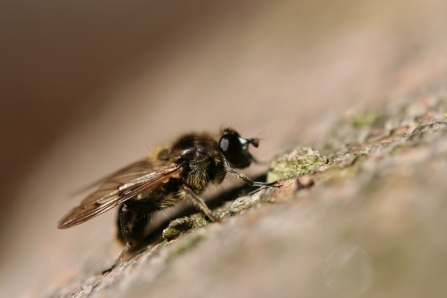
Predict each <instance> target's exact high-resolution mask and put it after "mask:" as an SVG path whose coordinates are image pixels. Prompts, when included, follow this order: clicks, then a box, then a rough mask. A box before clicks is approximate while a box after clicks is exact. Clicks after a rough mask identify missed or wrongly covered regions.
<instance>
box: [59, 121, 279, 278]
mask: <svg viewBox="0 0 447 298" xmlns="http://www.w3.org/2000/svg"><path fill="white" fill-rule="evenodd" d="M249 145H252V146H254V147H258V145H259V139H257V138H251V139H245V138H242V137H241V136H240V135H239V134H238V133H237V132H236V131H235V130H233V129H231V128H226V129H223V130H222V131H221V133H220V138H215V137H214V136H213V135H211V134H208V133H189V134H185V135H182V136H181V137H179V138H178V139H177V140H175V141H174V142H173V143H172V145H171V146H165V147H161V148H159V149H158V150H156V151H155V152H154V154H152V155H151V156H150V157H149V158H146V159H144V160H141V161H138V162H136V163H133V164H131V165H129V166H127V167H125V168H123V169H121V170H119V171H117V172H115V173H113V174H112V175H110V176H109V177H107V178H105V179H104V180H103V181H102V182H101V184H100V185H99V188H98V190H96V191H95V192H93V193H91V194H90V195H88V196H87V197H86V198H85V199H84V200H83V201H82V202H81V203H80V205H79V206H77V207H75V208H73V209H72V210H71V211H70V212H68V214H67V215H65V216H64V217H63V218H62V219H61V220H60V221H59V224H58V228H59V229H67V228H71V227H74V226H76V225H78V224H81V223H83V222H86V221H88V220H90V219H92V218H94V217H96V216H98V215H100V214H102V213H104V212H106V211H109V210H110V209H112V208H115V207H118V221H117V223H118V239H119V240H120V241H121V242H122V243H123V244H125V247H124V249H123V250H122V251H121V253H120V255H119V257H118V259H117V260H116V261H115V264H114V265H113V266H112V268H110V269H109V270H112V269H113V268H114V267H115V266H116V265H117V264H119V262H120V261H121V259H122V258H123V256H124V254H125V253H126V252H127V250H128V249H129V248H131V247H135V246H137V245H138V244H139V243H141V242H142V241H143V240H144V238H145V233H144V231H145V227H146V226H147V224H148V223H149V221H150V220H151V216H152V214H153V213H154V212H157V211H160V210H163V209H165V208H168V207H171V206H173V205H175V204H176V203H177V202H179V201H180V200H182V199H185V198H189V199H191V200H192V202H193V203H194V204H195V205H196V206H197V207H199V208H200V210H201V211H202V212H203V213H204V214H205V215H206V216H207V217H208V218H209V219H210V220H211V221H216V220H217V219H216V218H215V217H214V216H213V214H212V212H211V210H210V209H209V208H208V207H207V205H206V204H205V202H204V200H203V199H202V198H201V197H200V194H201V193H202V192H203V191H204V189H205V187H206V186H207V185H208V184H209V183H212V184H214V185H219V184H220V183H222V181H223V180H224V178H225V175H226V173H231V174H233V175H236V176H237V177H238V178H240V179H242V180H244V181H245V182H246V183H247V184H249V185H250V186H270V185H272V184H266V183H263V182H255V181H253V180H251V179H250V178H248V177H247V176H245V175H243V174H242V173H239V172H237V171H236V170H234V168H239V169H242V168H246V167H248V166H249V165H250V163H251V162H252V161H253V162H256V160H255V159H254V158H253V156H252V155H251V154H250V153H249V151H248V147H249ZM109 270H106V271H109Z"/></svg>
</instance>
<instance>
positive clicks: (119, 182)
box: [58, 162, 183, 229]
mask: <svg viewBox="0 0 447 298" xmlns="http://www.w3.org/2000/svg"><path fill="white" fill-rule="evenodd" d="M144 165H145V164H144V162H139V163H135V164H133V166H132V165H131V166H128V167H126V168H124V169H123V170H120V171H118V172H116V173H115V175H112V176H110V177H109V178H108V179H107V180H106V181H104V183H102V184H101V186H100V187H99V189H98V190H97V191H95V192H93V193H92V194H90V195H89V196H87V197H86V198H85V199H84V200H83V201H82V202H81V204H80V205H79V206H78V207H75V208H73V209H72V210H71V211H70V212H69V213H68V214H67V215H65V216H64V217H63V218H62V219H61V220H60V221H59V224H58V228H59V229H67V228H71V227H73V226H76V225H78V224H81V223H83V222H85V221H87V220H90V219H92V218H94V217H96V216H98V215H100V214H102V213H104V212H106V211H108V210H110V209H112V208H114V207H116V206H119V205H121V204H122V203H124V202H126V201H127V200H130V199H132V198H135V197H136V196H138V195H139V194H140V193H142V192H144V191H146V190H148V189H150V188H152V187H154V186H156V185H158V184H159V183H161V182H163V181H166V180H169V178H171V177H174V176H175V177H177V176H178V175H179V174H180V173H181V172H182V170H183V167H182V165H176V164H174V165H171V166H167V167H162V168H158V169H156V170H154V169H152V168H151V167H150V165H149V164H146V165H147V166H146V168H145V167H144Z"/></svg>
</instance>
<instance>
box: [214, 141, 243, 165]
mask: <svg viewBox="0 0 447 298" xmlns="http://www.w3.org/2000/svg"><path fill="white" fill-rule="evenodd" d="M219 147H220V151H221V152H222V154H223V155H224V156H225V158H226V159H227V160H228V161H229V162H230V163H232V164H233V165H235V166H238V165H240V164H242V163H243V162H244V160H245V155H244V152H243V148H242V144H241V141H240V140H239V137H238V136H236V135H234V134H224V135H223V136H222V137H221V138H220V141H219Z"/></svg>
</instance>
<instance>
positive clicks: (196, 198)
mask: <svg viewBox="0 0 447 298" xmlns="http://www.w3.org/2000/svg"><path fill="white" fill-rule="evenodd" d="M183 190H184V191H186V193H187V194H188V195H189V196H190V197H191V198H192V199H193V202H194V203H195V204H196V205H197V207H199V208H200V210H202V212H203V213H205V215H206V216H208V218H209V219H210V220H211V221H218V219H217V218H215V217H214V215H213V214H212V213H211V210H210V209H209V208H208V206H207V205H206V204H205V201H204V200H203V199H202V198H201V197H199V196H198V195H196V193H195V192H194V191H193V190H192V189H191V188H189V187H188V186H186V185H183Z"/></svg>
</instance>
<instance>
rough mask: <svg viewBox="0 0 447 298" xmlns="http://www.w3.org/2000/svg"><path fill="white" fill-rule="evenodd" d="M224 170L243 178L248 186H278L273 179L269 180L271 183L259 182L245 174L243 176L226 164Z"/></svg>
mask: <svg viewBox="0 0 447 298" xmlns="http://www.w3.org/2000/svg"><path fill="white" fill-rule="evenodd" d="M225 171H226V172H227V173H231V174H233V175H235V176H236V177H237V178H239V179H241V180H244V181H245V183H247V184H248V185H250V186H254V187H260V186H268V187H278V186H279V184H278V183H277V182H276V181H275V182H271V183H265V182H259V181H253V180H251V179H250V178H248V177H247V176H245V175H244V174H242V173H239V172H238V171H236V170H233V169H232V168H230V167H228V166H226V167H225Z"/></svg>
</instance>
